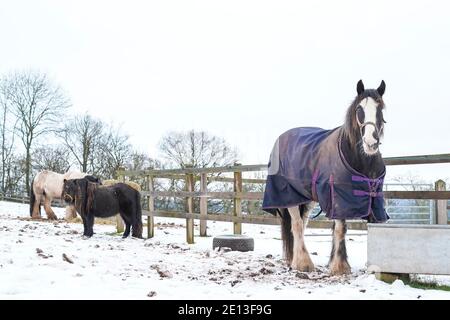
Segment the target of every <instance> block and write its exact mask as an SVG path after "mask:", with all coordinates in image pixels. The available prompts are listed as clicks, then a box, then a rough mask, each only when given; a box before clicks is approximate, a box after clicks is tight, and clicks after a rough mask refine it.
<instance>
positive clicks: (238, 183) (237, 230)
mask: <svg viewBox="0 0 450 320" xmlns="http://www.w3.org/2000/svg"><path fill="white" fill-rule="evenodd" d="M234 165H235V166H239V165H240V164H239V163H235V164H234ZM234 192H242V172H241V171H236V172H235V173H234ZM241 215H242V199H241V198H240V197H236V196H235V198H234V205H233V216H235V217H240V216H241ZM233 232H234V234H242V224H241V223H240V222H233Z"/></svg>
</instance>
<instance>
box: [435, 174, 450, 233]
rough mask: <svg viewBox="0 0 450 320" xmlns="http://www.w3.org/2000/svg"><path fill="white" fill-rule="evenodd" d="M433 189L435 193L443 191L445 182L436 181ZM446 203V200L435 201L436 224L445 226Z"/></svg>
mask: <svg viewBox="0 0 450 320" xmlns="http://www.w3.org/2000/svg"><path fill="white" fill-rule="evenodd" d="M434 189H435V191H445V182H444V181H443V180H438V181H436V182H435V183H434ZM447 202H448V201H447V200H435V208H436V223H437V224H447V220H448V216H447Z"/></svg>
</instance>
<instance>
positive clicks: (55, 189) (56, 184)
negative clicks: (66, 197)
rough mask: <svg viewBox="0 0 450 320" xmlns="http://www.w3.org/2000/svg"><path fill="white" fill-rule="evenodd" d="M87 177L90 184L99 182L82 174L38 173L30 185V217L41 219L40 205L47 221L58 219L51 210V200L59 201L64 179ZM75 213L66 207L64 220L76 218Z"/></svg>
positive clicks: (70, 207)
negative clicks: (42, 206)
mask: <svg viewBox="0 0 450 320" xmlns="http://www.w3.org/2000/svg"><path fill="white" fill-rule="evenodd" d="M84 177H89V178H90V179H89V180H90V181H92V182H100V181H99V180H98V178H96V177H94V176H91V175H89V174H87V173H84V172H77V171H69V172H66V173H64V174H60V173H56V172H53V171H49V170H44V171H41V172H39V173H38V174H37V175H36V177H34V179H33V182H32V183H31V196H30V215H31V217H32V218H34V219H37V218H40V217H41V203H42V204H43V205H44V210H45V213H46V214H47V218H48V219H49V220H56V219H58V218H57V217H56V215H55V213H54V212H53V210H52V208H51V203H52V200H53V199H61V195H62V191H63V185H64V180H65V179H67V180H68V179H80V178H84ZM76 216H77V212H76V210H75V208H74V207H73V206H67V207H66V219H71V218H76Z"/></svg>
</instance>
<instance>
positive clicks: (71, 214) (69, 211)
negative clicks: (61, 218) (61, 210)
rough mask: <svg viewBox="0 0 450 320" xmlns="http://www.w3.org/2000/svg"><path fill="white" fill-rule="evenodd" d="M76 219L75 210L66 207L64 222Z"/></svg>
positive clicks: (72, 207) (71, 207)
mask: <svg viewBox="0 0 450 320" xmlns="http://www.w3.org/2000/svg"><path fill="white" fill-rule="evenodd" d="M76 217H77V210H76V209H75V207H74V206H67V207H66V217H65V219H66V220H69V221H70V220H72V219H75V218H76Z"/></svg>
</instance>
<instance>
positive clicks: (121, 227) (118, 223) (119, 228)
mask: <svg viewBox="0 0 450 320" xmlns="http://www.w3.org/2000/svg"><path fill="white" fill-rule="evenodd" d="M119 170H125V168H123V167H120V168H119ZM117 180H119V181H120V182H125V176H124V175H122V174H118V175H117ZM116 229H117V233H121V232H123V231H124V230H125V226H124V223H123V220H122V218H121V217H120V214H117V215H116Z"/></svg>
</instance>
